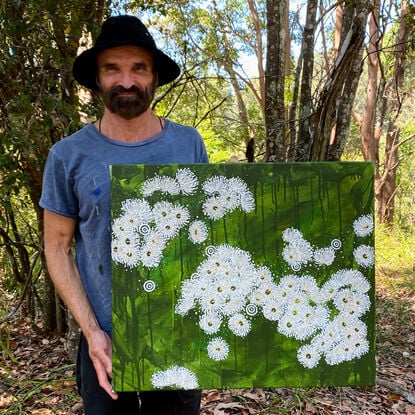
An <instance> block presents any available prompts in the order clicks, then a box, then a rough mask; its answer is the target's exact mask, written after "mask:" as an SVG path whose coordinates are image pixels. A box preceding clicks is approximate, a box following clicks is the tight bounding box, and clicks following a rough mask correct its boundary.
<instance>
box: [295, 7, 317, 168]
mask: <svg viewBox="0 0 415 415" xmlns="http://www.w3.org/2000/svg"><path fill="white" fill-rule="evenodd" d="M316 18H317V0H309V1H308V3H307V17H306V23H305V27H304V31H303V43H302V46H301V49H302V78H301V87H300V102H299V107H300V113H299V126H298V133H297V134H298V135H297V144H296V156H295V159H296V160H297V161H307V160H309V158H310V150H311V140H312V131H311V130H312V129H313V128H314V126H313V125H312V124H311V114H312V112H313V103H312V94H311V90H312V81H313V75H314V73H313V71H314V33H315V30H316Z"/></svg>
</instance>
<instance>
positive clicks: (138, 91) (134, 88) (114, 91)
mask: <svg viewBox="0 0 415 415" xmlns="http://www.w3.org/2000/svg"><path fill="white" fill-rule="evenodd" d="M110 93H111V97H115V96H117V95H118V94H125V93H135V94H136V95H138V96H140V97H141V96H143V95H144V94H145V91H144V90H143V89H142V88H140V87H138V86H136V85H133V86H131V87H130V88H124V87H123V86H121V85H118V86H115V87H114V88H111V90H110Z"/></svg>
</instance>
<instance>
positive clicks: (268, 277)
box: [255, 265, 274, 282]
mask: <svg viewBox="0 0 415 415" xmlns="http://www.w3.org/2000/svg"><path fill="white" fill-rule="evenodd" d="M255 278H256V279H257V280H258V281H259V282H272V281H273V280H274V278H273V276H272V273H271V271H270V269H269V268H268V267H266V266H265V265H264V266H260V267H258V268H257V269H256V270H255Z"/></svg>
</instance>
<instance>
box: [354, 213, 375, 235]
mask: <svg viewBox="0 0 415 415" xmlns="http://www.w3.org/2000/svg"><path fill="white" fill-rule="evenodd" d="M373 228H374V222H373V216H372V215H362V216H360V217H359V218H357V219H356V220H355V221H354V222H353V229H354V233H355V234H356V236H360V237H364V236H368V235H370V234H371V233H372V232H373Z"/></svg>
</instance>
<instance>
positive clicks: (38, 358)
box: [0, 269, 415, 415]
mask: <svg viewBox="0 0 415 415" xmlns="http://www.w3.org/2000/svg"><path fill="white" fill-rule="evenodd" d="M376 297H377V304H376V308H377V312H376V314H377V323H376V324H377V353H376V364H377V385H376V386H374V387H366V388H351V387H335V388H310V389H253V390H240V389H238V390H208V391H204V392H203V398H202V414H203V415H227V414H240V415H250V414H258V415H259V414H263V415H271V414H307V415H314V414H324V415H328V414H330V415H331V414H332V415H337V414H356V415H357V414H359V415H370V414H376V415H383V414H385V415H386V414H399V415H401V414H404V415H415V275H414V270H413V269H411V270H409V272H407V273H406V275H405V274H399V275H397V274H395V275H392V274H388V273H387V272H386V273H385V272H384V273H383V274H382V276H381V277H380V278H378V280H377V288H376ZM1 301H3V300H1ZM0 354H1V361H0V413H2V414H4V415H20V414H32V415H52V414H55V415H83V410H82V403H81V402H80V399H79V397H78V396H77V393H76V387H75V382H74V365H73V364H72V363H71V362H70V361H69V360H68V357H67V354H66V352H65V347H64V340H63V339H61V338H58V337H48V338H45V337H44V336H42V335H41V334H40V332H39V331H37V330H34V329H33V326H32V325H31V324H30V322H29V321H27V320H26V319H24V318H21V319H20V320H14V321H12V322H11V323H10V324H8V325H7V326H5V325H3V326H2V327H0Z"/></svg>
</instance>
